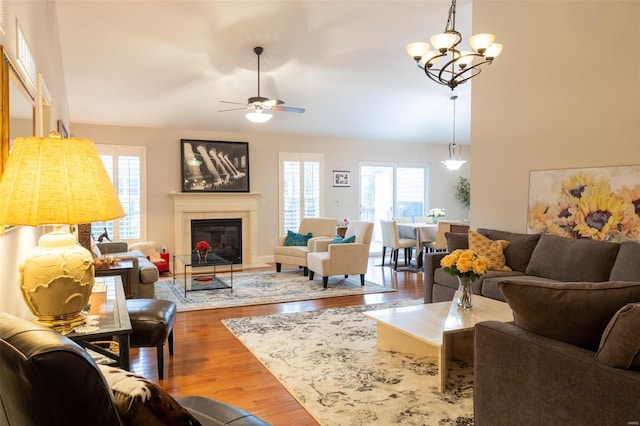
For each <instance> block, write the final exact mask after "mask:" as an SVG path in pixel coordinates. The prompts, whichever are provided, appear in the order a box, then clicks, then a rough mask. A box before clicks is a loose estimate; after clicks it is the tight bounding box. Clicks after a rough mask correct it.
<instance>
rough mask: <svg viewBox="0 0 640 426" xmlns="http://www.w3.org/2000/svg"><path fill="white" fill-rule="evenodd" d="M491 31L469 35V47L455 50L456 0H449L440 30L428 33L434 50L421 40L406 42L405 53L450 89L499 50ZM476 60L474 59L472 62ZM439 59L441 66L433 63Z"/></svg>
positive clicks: (457, 39) (458, 39) (457, 36)
mask: <svg viewBox="0 0 640 426" xmlns="http://www.w3.org/2000/svg"><path fill="white" fill-rule="evenodd" d="M494 40H495V36H494V35H493V34H476V35H473V36H471V37H470V38H469V44H470V45H471V48H472V49H473V50H472V51H461V50H458V48H457V47H458V45H459V44H460V42H462V34H460V33H459V32H458V31H456V0H452V2H451V7H450V8H449V18H448V19H447V25H446V26H445V29H444V32H443V33H441V34H436V35H434V36H432V37H431V44H432V45H433V47H434V50H429V49H430V46H429V44H427V43H424V42H414V43H409V44H407V53H408V54H409V56H411V57H412V58H413V60H414V61H416V65H418V67H419V68H421V69H423V70H424V72H425V74H426V75H427V77H429V78H430V79H431V80H433V81H435V82H436V83H438V84H442V85H444V86H448V87H450V88H451V90H453V89H455V88H456V87H457V86H459V85H460V84H462V83H464V82H466V81H467V80H469V79H471V78H473V77H475V76H476V75H478V74H480V66H481V65H484V64H491V63H492V62H493V60H494V59H495V58H496V57H498V55H500V52H502V44H500V43H494ZM474 60H477V63H475V64H474V63H473V62H474ZM438 62H440V63H441V64H442V66H440V67H436V64H437V63H438Z"/></svg>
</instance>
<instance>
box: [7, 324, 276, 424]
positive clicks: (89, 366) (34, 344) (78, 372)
mask: <svg viewBox="0 0 640 426" xmlns="http://www.w3.org/2000/svg"><path fill="white" fill-rule="evenodd" d="M0 360H2V362H0V425H15V426H31V425H33V426H37V425H49V426H74V425H86V424H100V425H105V426H110V425H124V424H126V423H125V422H124V421H123V419H122V417H121V416H120V414H119V412H118V411H117V409H116V402H115V401H114V399H113V394H112V392H111V391H110V388H109V385H108V383H107V381H106V379H105V377H104V376H103V374H102V372H101V371H100V369H99V368H98V367H97V366H96V364H95V363H94V362H93V360H92V359H91V357H90V356H89V355H88V354H87V352H86V351H85V350H84V349H82V348H81V347H80V346H78V345H77V344H76V343H74V342H73V341H71V340H70V339H68V338H66V337H64V336H62V335H61V334H59V333H58V332H56V331H54V330H52V329H49V328H45V327H42V326H40V325H38V324H35V323H33V322H30V321H27V320H24V319H21V318H17V317H14V316H12V315H9V314H7V313H0ZM177 401H178V403H179V404H180V405H181V407H182V408H184V409H186V410H187V411H188V412H189V413H190V414H191V415H192V416H193V417H195V418H196V419H197V420H198V421H199V422H200V423H201V424H202V425H227V424H233V425H268V424H267V423H265V422H264V421H262V420H260V419H259V418H257V417H255V416H253V415H251V414H249V413H247V412H246V411H244V410H241V409H239V408H236V407H233V406H230V405H227V404H224V403H222V402H219V401H214V400H211V399H208V398H202V397H187V398H183V399H178V400H177Z"/></svg>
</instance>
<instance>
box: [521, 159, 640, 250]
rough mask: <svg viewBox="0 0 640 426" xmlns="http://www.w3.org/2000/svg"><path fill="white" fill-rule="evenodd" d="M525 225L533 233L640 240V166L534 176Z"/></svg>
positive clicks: (533, 173) (534, 173)
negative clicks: (526, 224) (526, 223)
mask: <svg viewBox="0 0 640 426" xmlns="http://www.w3.org/2000/svg"><path fill="white" fill-rule="evenodd" d="M527 222H528V229H529V232H530V233H537V234H538V233H541V234H552V235H559V236H561V237H565V238H590V239H592V240H600V241H618V242H620V241H623V240H625V239H632V240H640V165H637V166H620V167H594V168H589V169H565V170H534V171H531V173H530V175H529V210H528V218H527Z"/></svg>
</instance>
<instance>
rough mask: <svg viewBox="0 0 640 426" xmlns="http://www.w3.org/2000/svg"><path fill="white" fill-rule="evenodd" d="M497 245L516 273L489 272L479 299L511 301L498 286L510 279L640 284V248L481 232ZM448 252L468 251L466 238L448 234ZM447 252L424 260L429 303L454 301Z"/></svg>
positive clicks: (479, 286) (478, 288)
mask: <svg viewBox="0 0 640 426" xmlns="http://www.w3.org/2000/svg"><path fill="white" fill-rule="evenodd" d="M476 232H478V233H479V234H481V235H484V236H485V237H487V238H489V239H491V240H507V241H509V242H510V244H509V246H508V247H507V248H506V249H505V250H504V256H505V259H506V264H507V266H509V267H510V268H511V269H512V271H509V272H505V271H488V272H487V273H486V274H484V275H482V276H481V277H480V278H479V279H478V280H476V281H474V282H473V284H472V288H473V292H474V294H479V295H481V296H485V297H490V298H492V299H497V300H501V301H503V302H504V301H505V298H504V296H503V295H502V293H501V291H500V289H499V288H498V283H499V282H500V281H503V280H504V279H507V278H508V279H511V280H524V281H530V280H536V281H546V282H571V281H589V282H604V281H638V282H640V260H639V259H640V244H639V243H637V242H634V241H625V242H623V243H622V244H617V243H612V242H603V241H594V240H573V239H568V238H562V237H557V236H553V235H538V234H520V233H515V232H508V231H499V230H494V229H485V228H479V229H478V230H477V231H476ZM446 237H447V246H448V251H449V250H450V251H453V250H455V249H458V248H468V242H467V235H466V234H452V233H447V236H446ZM448 251H447V252H438V253H428V254H426V255H425V259H424V292H425V294H424V302H425V303H431V302H444V301H448V300H452V299H453V295H454V294H455V292H456V290H457V289H458V280H457V278H456V277H453V276H451V275H449V274H447V273H446V272H444V270H443V269H442V268H441V267H440V260H442V258H443V257H444V256H445V255H447V254H448Z"/></svg>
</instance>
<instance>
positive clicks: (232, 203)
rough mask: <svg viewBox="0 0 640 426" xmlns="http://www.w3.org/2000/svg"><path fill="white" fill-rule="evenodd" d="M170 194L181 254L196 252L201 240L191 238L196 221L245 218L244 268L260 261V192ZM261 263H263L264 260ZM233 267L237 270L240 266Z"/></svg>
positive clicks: (243, 223) (242, 232) (243, 234)
mask: <svg viewBox="0 0 640 426" xmlns="http://www.w3.org/2000/svg"><path fill="white" fill-rule="evenodd" d="M169 195H170V196H171V198H173V214H174V231H175V232H174V238H175V250H176V253H177V254H189V253H193V250H194V249H195V244H196V243H197V242H198V241H200V240H195V241H193V240H192V238H191V221H192V220H200V219H241V220H242V225H241V227H240V228H241V231H240V241H241V246H240V247H241V253H242V265H241V267H243V268H244V267H251V266H252V265H257V264H259V263H258V261H257V249H258V202H259V199H260V198H261V196H260V194H253V193H206V194H200V193H176V192H172V193H170V194H169ZM260 265H262V264H261V263H260ZM202 269H205V268H202ZM233 269H234V270H235V269H236V268H233ZM200 271H201V270H199V272H200Z"/></svg>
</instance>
